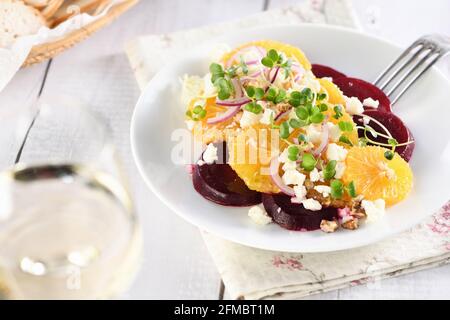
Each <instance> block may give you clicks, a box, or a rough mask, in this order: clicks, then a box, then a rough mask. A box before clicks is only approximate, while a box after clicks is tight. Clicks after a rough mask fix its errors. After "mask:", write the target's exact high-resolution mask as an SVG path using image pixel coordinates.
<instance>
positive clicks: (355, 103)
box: [345, 97, 364, 115]
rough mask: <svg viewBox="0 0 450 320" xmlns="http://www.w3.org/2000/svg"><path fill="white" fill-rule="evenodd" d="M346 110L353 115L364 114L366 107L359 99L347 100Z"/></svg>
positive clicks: (347, 98)
mask: <svg viewBox="0 0 450 320" xmlns="http://www.w3.org/2000/svg"><path fill="white" fill-rule="evenodd" d="M345 110H347V112H348V113H350V114H351V115H354V114H361V113H363V112H364V107H363V104H362V103H361V101H359V99H358V98H357V97H351V98H349V97H346V98H345Z"/></svg>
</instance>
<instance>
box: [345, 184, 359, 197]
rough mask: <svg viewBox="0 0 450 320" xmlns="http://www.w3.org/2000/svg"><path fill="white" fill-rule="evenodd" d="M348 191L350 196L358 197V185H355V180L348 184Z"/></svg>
mask: <svg viewBox="0 0 450 320" xmlns="http://www.w3.org/2000/svg"><path fill="white" fill-rule="evenodd" d="M347 193H348V194H349V196H350V197H352V198H356V195H357V194H356V187H355V183H354V182H353V181H352V182H350V183H349V184H348V186H347Z"/></svg>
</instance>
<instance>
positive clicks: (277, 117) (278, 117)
mask: <svg viewBox="0 0 450 320" xmlns="http://www.w3.org/2000/svg"><path fill="white" fill-rule="evenodd" d="M290 112H291V110H288V111H284V112H280V113H279V114H277V115H276V117H275V118H274V120H275V121H277V120H278V119H281V118H283V117H284V116H287V115H288V114H289V113H290Z"/></svg>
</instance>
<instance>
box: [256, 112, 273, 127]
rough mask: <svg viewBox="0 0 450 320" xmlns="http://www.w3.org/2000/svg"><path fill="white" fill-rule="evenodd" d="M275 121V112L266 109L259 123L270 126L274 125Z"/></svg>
mask: <svg viewBox="0 0 450 320" xmlns="http://www.w3.org/2000/svg"><path fill="white" fill-rule="evenodd" d="M273 119H275V111H273V110H272V109H265V110H264V113H263V115H262V117H261V119H260V120H259V122H261V123H262V124H267V125H269V124H271V123H272V120H273Z"/></svg>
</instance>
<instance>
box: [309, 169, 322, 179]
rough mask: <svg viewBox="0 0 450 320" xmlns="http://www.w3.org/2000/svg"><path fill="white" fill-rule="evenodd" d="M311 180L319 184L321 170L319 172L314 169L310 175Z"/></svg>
mask: <svg viewBox="0 0 450 320" xmlns="http://www.w3.org/2000/svg"><path fill="white" fill-rule="evenodd" d="M309 180H311V181H312V182H317V181H319V180H320V173H319V170H317V168H314V169H313V170H312V171H311V172H310V173H309Z"/></svg>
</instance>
